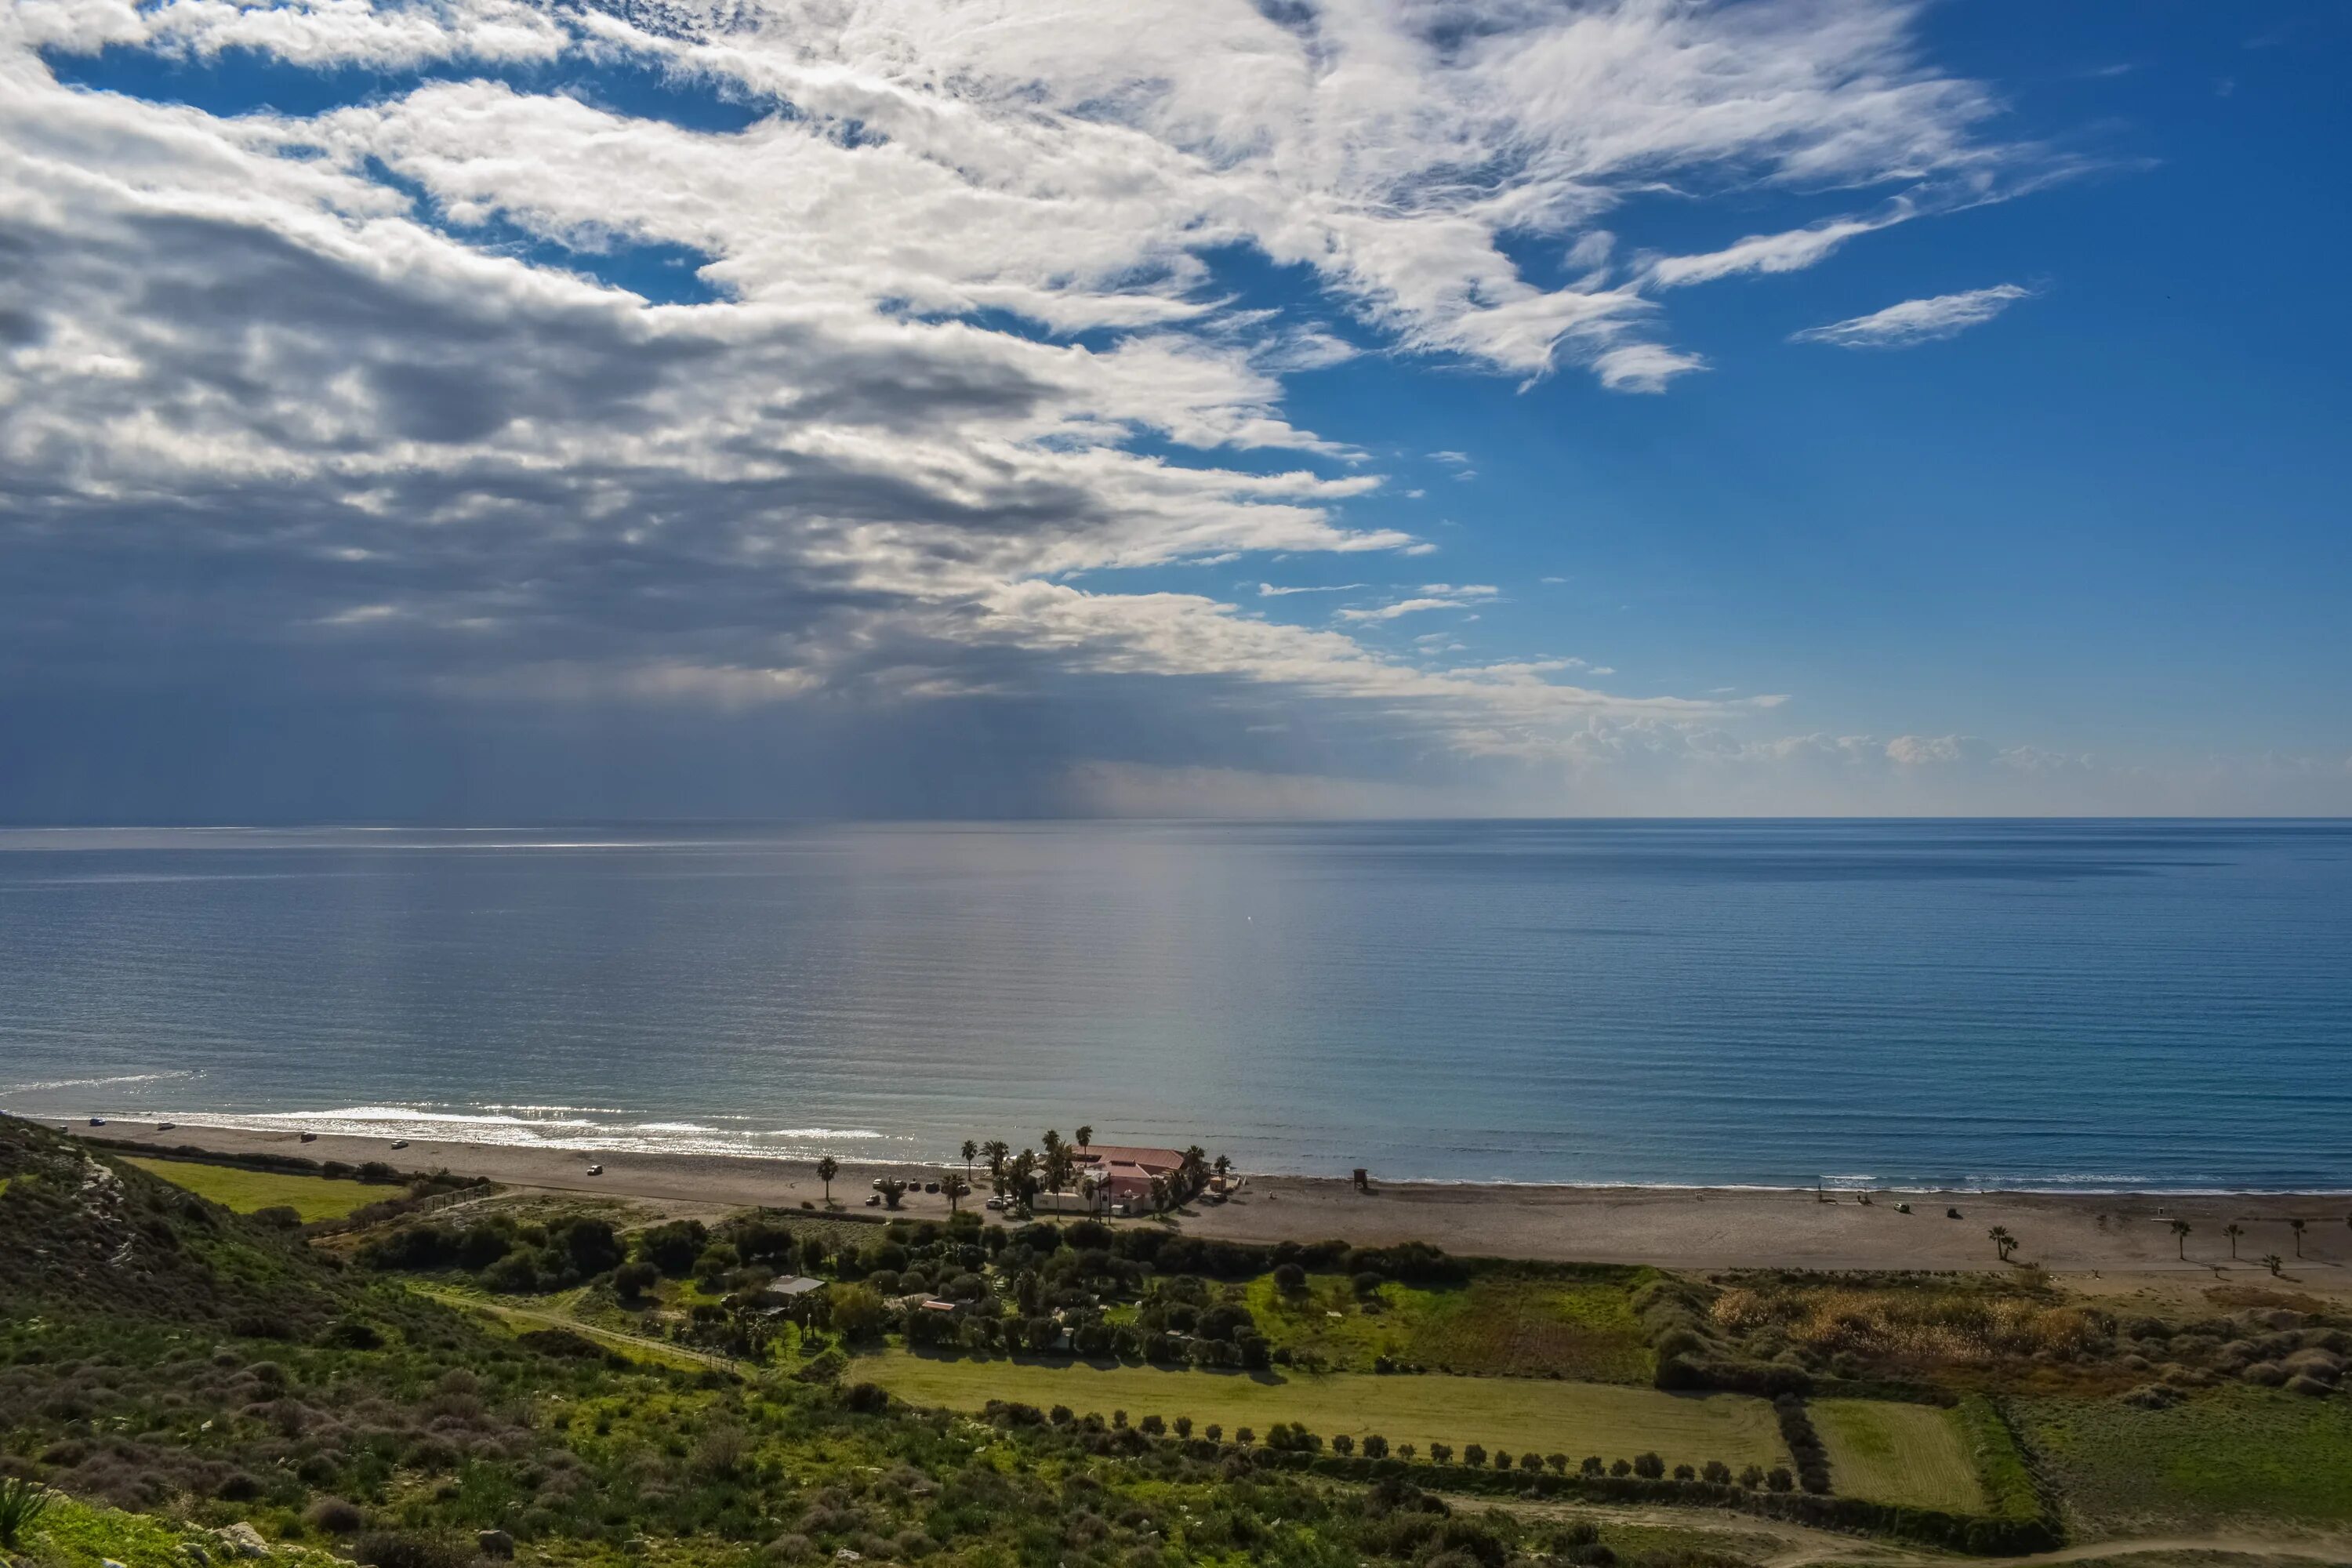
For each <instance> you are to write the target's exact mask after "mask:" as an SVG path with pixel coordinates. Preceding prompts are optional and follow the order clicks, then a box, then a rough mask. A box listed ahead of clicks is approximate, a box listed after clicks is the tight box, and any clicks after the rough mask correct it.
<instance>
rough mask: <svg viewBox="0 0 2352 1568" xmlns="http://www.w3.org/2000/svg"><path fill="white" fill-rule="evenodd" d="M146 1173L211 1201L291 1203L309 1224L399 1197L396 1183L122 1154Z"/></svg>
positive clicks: (244, 1206) (258, 1205) (244, 1205)
mask: <svg viewBox="0 0 2352 1568" xmlns="http://www.w3.org/2000/svg"><path fill="white" fill-rule="evenodd" d="M123 1163H125V1164H130V1165H136V1166H138V1167H139V1168H140V1169H141V1170H142V1171H145V1172H146V1173H148V1174H150V1175H154V1176H161V1177H163V1179H164V1180H165V1181H167V1182H170V1183H171V1184H173V1185H174V1186H180V1187H185V1188H187V1189H188V1191H190V1192H192V1193H194V1194H198V1195H200V1196H203V1197H207V1198H210V1199H212V1200H213V1202H215V1203H216V1204H220V1205H225V1206H226V1207H228V1208H233V1209H235V1210H236V1212H237V1213H239V1214H251V1213H253V1212H254V1211H255V1210H256V1209H268V1208H290V1209H292V1210H293V1211H294V1212H295V1213H296V1214H299V1215H301V1216H302V1223H303V1224H304V1225H309V1224H310V1223H312V1222H313V1221H315V1220H322V1219H341V1218H342V1217H343V1215H347V1214H349V1213H351V1212H352V1210H353V1209H355V1208H360V1207H362V1206H364V1205H368V1204H372V1203H376V1202H380V1201H381V1200H383V1199H384V1198H393V1197H398V1196H399V1195H400V1189H399V1188H398V1187H383V1186H370V1185H369V1184H366V1183H364V1182H335V1181H329V1180H328V1179H327V1178H326V1177H324V1176H288V1175H281V1174H279V1173H277V1172H275V1171H246V1170H240V1169H238V1168H237V1167H236V1166H234V1165H207V1164H204V1163H200V1162H198V1161H194V1160H126V1161H124V1162H123Z"/></svg>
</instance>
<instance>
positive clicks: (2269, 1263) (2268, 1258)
mask: <svg viewBox="0 0 2352 1568" xmlns="http://www.w3.org/2000/svg"><path fill="white" fill-rule="evenodd" d="M2285 1267H2286V1259H2285V1258H2281V1257H2280V1256H2279V1255H2278V1254H2277V1253H2275V1252H2265V1253H2263V1268H2267V1269H2269V1270H2270V1271H2271V1272H2272V1273H2273V1274H2276V1273H2277V1272H2278V1271H2279V1270H2280V1269H2282V1268H2285Z"/></svg>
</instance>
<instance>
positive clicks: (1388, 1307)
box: [1244, 1268, 1655, 1384]
mask: <svg viewBox="0 0 2352 1568" xmlns="http://www.w3.org/2000/svg"><path fill="white" fill-rule="evenodd" d="M1651 1272H1652V1271H1650V1270H1647V1269H1630V1268H1627V1269H1619V1268H1595V1269H1590V1270H1579V1271H1576V1272H1574V1273H1572V1274H1570V1275H1568V1276H1567V1277H1565V1278H1563V1277H1560V1276H1559V1274H1556V1273H1555V1274H1547V1275H1543V1276H1537V1277H1520V1276H1515V1275H1510V1274H1485V1275H1479V1276H1477V1277H1475V1278H1474V1279H1471V1280H1470V1281H1469V1282H1468V1283H1466V1284H1463V1285H1450V1286H1438V1287H1434V1288H1429V1289H1423V1288H1418V1287H1414V1286H1411V1285H1405V1284H1401V1283H1396V1282H1393V1281H1391V1282H1390V1283H1388V1284H1385V1285H1382V1286H1381V1288H1380V1289H1378V1290H1377V1291H1374V1292H1372V1293H1370V1294H1360V1293H1359V1292H1358V1291H1357V1290H1356V1289H1355V1288H1354V1286H1353V1284H1352V1283H1351V1282H1350V1281H1349V1279H1348V1277H1346V1276H1345V1275H1339V1274H1310V1275H1308V1276H1307V1289H1305V1290H1303V1291H1298V1292H1295V1293H1287V1294H1286V1293H1285V1292H1284V1291H1282V1290H1280V1289H1277V1288H1276V1285H1275V1282H1274V1278H1273V1276H1272V1275H1270V1274H1267V1275H1261V1276H1260V1277H1258V1278H1257V1279H1254V1280H1251V1281H1250V1282H1249V1284H1248V1285H1247V1287H1246V1288H1245V1290H1244V1303H1245V1304H1246V1305H1247V1306H1248V1308H1249V1310H1250V1315H1251V1316H1252V1317H1253V1318H1255V1320H1256V1321H1257V1323H1258V1327H1259V1329H1260V1330H1261V1331H1263V1332H1264V1333H1265V1336H1266V1338H1267V1340H1268V1341H1269V1342H1272V1343H1273V1344H1275V1345H1276V1346H1277V1347H1283V1348H1286V1349H1288V1350H1289V1351H1290V1352H1292V1353H1293V1354H1294V1355H1295V1356H1298V1357H1300V1358H1312V1362H1311V1363H1310V1364H1312V1363H1321V1364H1322V1365H1324V1366H1327V1367H1328V1368H1330V1369H1331V1370H1333V1371H1337V1372H1370V1371H1371V1370H1372V1369H1373V1364H1374V1363H1375V1362H1377V1361H1378V1360H1379V1359H1380V1358H1381V1357H1383V1356H1385V1357H1388V1358H1389V1359H1390V1360H1391V1361H1392V1362H1395V1363H1400V1364H1406V1365H1418V1366H1426V1367H1430V1368H1433V1369H1434V1368H1444V1369H1447V1370H1451V1371H1454V1372H1461V1373H1475V1374H1478V1375H1481V1376H1491V1377H1544V1376H1558V1377H1569V1378H1576V1379H1579V1380H1581V1381H1584V1382H1588V1383H1622V1384H1646V1383H1648V1382H1649V1381H1650V1374H1651V1373H1652V1372H1653V1371H1654V1367H1655V1361H1654V1357H1653V1356H1652V1354H1651V1352H1650V1346H1649V1342H1648V1339H1647V1336H1646V1335H1644V1334H1643V1331H1642V1325H1641V1323H1640V1321H1639V1320H1637V1319H1636V1318H1635V1316H1634V1314H1633V1305H1632V1293H1633V1289H1636V1288H1637V1287H1638V1286H1639V1285H1641V1284H1642V1283H1643V1281H1644V1280H1645V1279H1647V1278H1648V1277H1649V1275H1650V1274H1651Z"/></svg>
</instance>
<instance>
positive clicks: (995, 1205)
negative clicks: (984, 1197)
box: [980, 1198, 1004, 1209]
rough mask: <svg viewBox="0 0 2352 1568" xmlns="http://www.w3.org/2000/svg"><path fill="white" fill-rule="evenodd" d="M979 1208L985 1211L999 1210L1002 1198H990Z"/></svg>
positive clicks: (1001, 1205) (1002, 1202) (1002, 1203)
mask: <svg viewBox="0 0 2352 1568" xmlns="http://www.w3.org/2000/svg"><path fill="white" fill-rule="evenodd" d="M980 1206H981V1207H982V1208H985V1209H1001V1208H1003V1206H1004V1200H1003V1198H991V1199H989V1200H988V1201H987V1202H986V1203H984V1204H982V1205H980Z"/></svg>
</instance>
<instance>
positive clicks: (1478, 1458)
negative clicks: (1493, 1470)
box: [1462, 1443, 1486, 1470]
mask: <svg viewBox="0 0 2352 1568" xmlns="http://www.w3.org/2000/svg"><path fill="white" fill-rule="evenodd" d="M1462 1462H1463V1463H1464V1464H1465V1465H1467V1466H1469V1467H1470V1468H1472V1469H1474V1470H1479V1469H1484V1468H1486V1445H1485V1444H1484V1443H1470V1444H1465V1445H1464V1447H1463V1449H1462Z"/></svg>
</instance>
